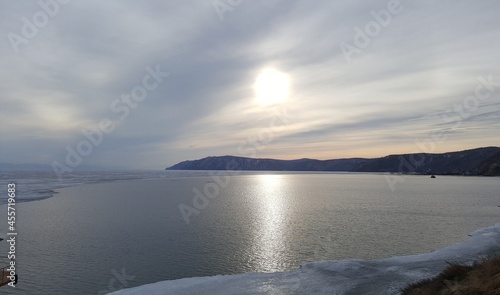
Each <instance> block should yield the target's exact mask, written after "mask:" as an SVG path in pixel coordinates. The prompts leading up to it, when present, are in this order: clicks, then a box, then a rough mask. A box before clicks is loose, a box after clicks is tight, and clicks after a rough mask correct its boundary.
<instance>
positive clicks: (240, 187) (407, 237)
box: [0, 174, 500, 295]
mask: <svg viewBox="0 0 500 295" xmlns="http://www.w3.org/2000/svg"><path fill="white" fill-rule="evenodd" d="M405 179H406V180H405V182H404V183H401V184H399V185H398V186H397V187H396V190H395V191H391V189H390V187H389V186H388V184H387V182H386V180H385V177H384V176H383V175H370V174H255V175H234V176H231V177H230V178H229V183H228V184H227V186H226V185H225V184H224V186H225V187H221V185H220V184H217V182H216V181H215V180H214V179H213V178H211V177H201V176H200V175H199V174H197V175H196V177H195V176H191V177H189V175H186V174H184V175H183V177H175V175H174V176H172V175H171V176H169V177H168V178H164V179H156V180H142V181H139V180H133V181H132V180H130V181H122V182H111V183H101V184H91V185H83V186H76V187H70V188H65V189H61V190H60V193H59V194H57V195H55V196H54V197H53V198H49V199H46V200H43V201H40V202H26V203H21V204H18V210H19V212H18V216H19V220H18V228H19V244H18V252H19V257H18V262H19V267H20V270H19V275H20V283H19V284H18V288H17V290H16V292H13V291H12V290H9V289H6V291H5V292H6V293H5V294H15V293H16V294H21V293H22V294H54V295H57V294H68V295H71V294H99V293H101V294H104V293H105V292H108V291H113V290H116V289H119V288H123V287H131V286H138V285H142V284H145V283H151V282H156V281H160V280H167V279H177V278H183V277H193V276H208V275H218V274H235V273H245V272H274V271H281V270H287V269H293V268H296V267H298V266H299V265H301V264H303V263H306V262H310V261H316V260H326V259H344V258H381V257H390V256H394V255H404V254H412V253H422V252H427V251H430V250H433V249H436V248H440V247H443V246H445V245H448V244H451V243H455V242H457V241H460V240H464V239H465V238H466V237H467V234H468V233H470V232H472V231H473V230H475V229H477V228H481V227H485V226H488V225H491V224H494V223H497V222H499V213H500V212H499V210H500V208H498V207H497V206H498V205H500V199H499V196H498V191H500V181H498V178H481V177H438V178H437V179H430V178H428V177H425V176H407V177H405ZM224 180H227V178H224ZM217 187H218V188H219V189H218V190H217V189H216V188H217ZM206 188H209V189H208V192H209V193H210V194H211V198H207V199H206V200H205V202H201V203H196V204H197V205H196V206H195V205H194V204H193V200H195V202H196V200H197V199H196V197H195V196H196V195H197V193H196V191H197V190H199V191H204V189H206ZM198 201H199V200H198ZM181 204H184V205H186V206H191V207H192V208H195V207H196V208H198V209H196V211H193V212H195V213H193V215H190V216H189V221H190V223H189V224H187V223H186V222H185V219H184V218H183V216H182V214H181V213H180V210H179V205H181ZM2 208H3V209H2ZM0 210H2V211H1V212H5V211H6V209H5V205H3V206H0ZM1 216H5V214H3V215H1ZM3 219H5V218H3ZM117 274H122V275H121V276H120V275H118V276H117ZM117 277H122V278H127V280H123V281H122V282H120V280H118V279H117ZM1 291H2V292H3V291H4V290H3V289H2V290H1Z"/></svg>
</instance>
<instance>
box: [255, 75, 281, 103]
mask: <svg viewBox="0 0 500 295" xmlns="http://www.w3.org/2000/svg"><path fill="white" fill-rule="evenodd" d="M254 88H255V94H256V102H257V104H258V105H260V106H271V105H275V104H281V103H284V102H285V101H286V100H287V98H288V95H289V92H290V78H289V77H288V75H287V74H285V73H283V72H280V71H278V70H275V69H264V70H262V71H261V72H260V73H259V76H257V80H256V81H255V84H254Z"/></svg>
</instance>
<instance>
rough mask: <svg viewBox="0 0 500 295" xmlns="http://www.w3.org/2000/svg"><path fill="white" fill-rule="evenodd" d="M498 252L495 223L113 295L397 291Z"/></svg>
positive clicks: (498, 229) (499, 230) (498, 230)
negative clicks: (444, 238) (343, 256)
mask: <svg viewBox="0 0 500 295" xmlns="http://www.w3.org/2000/svg"><path fill="white" fill-rule="evenodd" d="M498 253H500V224H496V225H494V226H491V227H487V228H484V229H480V230H478V231H475V232H473V233H471V234H470V238H469V239H468V240H466V241H464V242H462V243H458V244H455V245H452V246H448V247H446V248H443V249H439V250H436V251H434V252H431V253H426V254H419V255H410V256H401V257H392V258H388V259H379V260H340V261H320V262H313V263H308V264H305V265H303V266H301V267H300V268H299V269H297V270H293V271H288V272H281V273H253V274H241V275H230V276H213V277H204V278H186V279H180V280H173V281H164V282H159V283H155V284H149V285H145V286H140V287H136V288H131V289H125V290H121V291H118V292H114V293H111V294H113V295H143V294H148V295H170V294H176V295H183V294H186V295H187V294H190V295H197V294H199V295H202V294H219V295H234V294H247V295H254V294H368V295H369V294H388V295H390V294H394V295H395V294H400V293H401V290H402V289H403V288H404V287H405V286H407V285H408V284H410V283H414V282H417V281H420V280H423V279H426V278H430V277H433V276H435V275H437V274H439V273H440V272H441V271H442V270H443V269H445V268H446V267H447V266H448V265H449V263H460V264H464V263H470V262H472V261H475V260H477V259H478V257H487V256H491V255H495V254H498Z"/></svg>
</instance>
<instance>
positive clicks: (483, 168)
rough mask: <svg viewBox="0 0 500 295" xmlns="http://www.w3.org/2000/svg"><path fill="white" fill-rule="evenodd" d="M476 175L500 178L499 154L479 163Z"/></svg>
mask: <svg viewBox="0 0 500 295" xmlns="http://www.w3.org/2000/svg"><path fill="white" fill-rule="evenodd" d="M477 174H478V175H485V176H500V152H498V153H496V154H494V155H493V156H491V157H490V158H489V159H487V160H486V161H484V162H483V163H481V165H479V167H478V170H477Z"/></svg>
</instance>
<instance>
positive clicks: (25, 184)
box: [0, 170, 207, 204]
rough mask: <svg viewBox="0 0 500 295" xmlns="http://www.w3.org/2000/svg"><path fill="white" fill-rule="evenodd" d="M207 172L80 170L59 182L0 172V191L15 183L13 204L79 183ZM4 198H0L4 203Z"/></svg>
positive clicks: (50, 175)
mask: <svg viewBox="0 0 500 295" xmlns="http://www.w3.org/2000/svg"><path fill="white" fill-rule="evenodd" d="M206 174H207V173H206V172H205V173H200V172H193V171H182V172H177V171H163V170H153V171H142V170H141V171H80V172H73V173H66V174H64V177H63V178H61V179H59V178H58V177H57V175H56V174H55V173H54V172H52V171H0V189H2V190H4V191H5V192H7V184H8V183H12V182H14V183H16V190H17V202H27V201H34V200H41V199H46V198H50V197H52V196H53V195H54V194H55V193H56V191H55V190H57V189H60V188H64V187H72V186H79V185H82V184H90V183H102V182H110V181H125V180H138V179H158V178H178V177H192V176H202V175H206ZM4 196H5V195H4ZM6 202H7V198H0V204H5V203H6Z"/></svg>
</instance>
